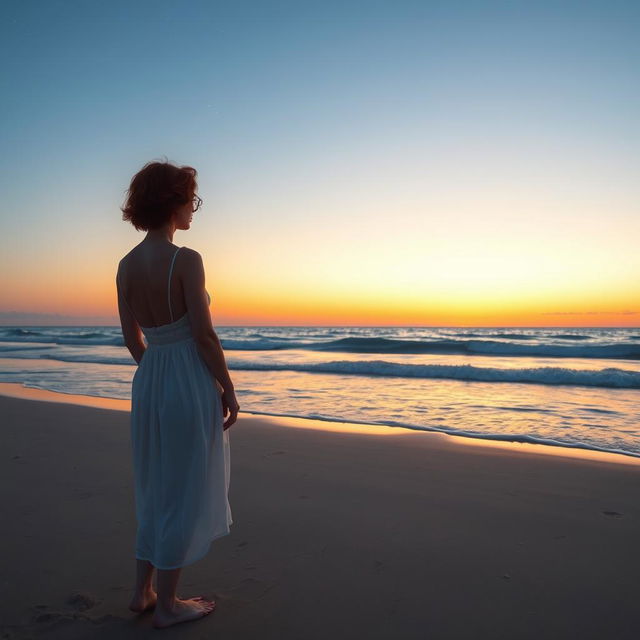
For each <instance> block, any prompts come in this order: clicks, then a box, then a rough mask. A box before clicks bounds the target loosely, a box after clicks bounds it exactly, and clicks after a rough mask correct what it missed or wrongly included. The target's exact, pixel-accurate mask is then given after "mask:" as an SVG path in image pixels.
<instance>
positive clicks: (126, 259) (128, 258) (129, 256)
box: [118, 247, 137, 271]
mask: <svg viewBox="0 0 640 640" xmlns="http://www.w3.org/2000/svg"><path fill="white" fill-rule="evenodd" d="M136 249H137V247H133V249H131V251H129V253H127V254H125V255H124V256H123V257H122V258H120V262H118V271H120V269H121V268H125V269H126V268H127V267H128V266H129V263H130V262H131V260H132V258H133V255H134V253H135V252H136Z"/></svg>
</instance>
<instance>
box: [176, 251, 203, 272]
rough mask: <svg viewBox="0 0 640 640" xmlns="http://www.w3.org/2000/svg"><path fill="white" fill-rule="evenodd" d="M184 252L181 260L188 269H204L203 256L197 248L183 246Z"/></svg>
mask: <svg viewBox="0 0 640 640" xmlns="http://www.w3.org/2000/svg"><path fill="white" fill-rule="evenodd" d="M180 253H181V254H182V258H181V262H182V265H183V266H184V267H185V268H186V269H188V270H191V269H195V270H197V271H199V270H200V269H202V256H201V255H200V254H199V253H198V252H197V251H196V250H195V249H190V248H189V247H182V250H181V251H180Z"/></svg>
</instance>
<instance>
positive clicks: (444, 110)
mask: <svg viewBox="0 0 640 640" xmlns="http://www.w3.org/2000/svg"><path fill="white" fill-rule="evenodd" d="M639 17H640V4H638V3H631V2H536V3H531V2H438V3H435V2H434V3H430V2H402V1H400V2H322V3H318V2H313V3H311V2H310V3H305V2H233V3H232V2H146V1H145V2H133V3H130V2H127V3H124V2H109V3H104V2H100V3H99V2H93V1H90V2H21V3H14V4H13V5H12V6H8V5H7V4H5V5H4V6H3V9H2V21H1V26H0V47H1V49H2V51H1V53H2V59H3V61H4V64H3V69H2V75H1V80H0V82H1V83H2V93H3V100H2V102H1V104H0V115H1V118H0V144H1V146H2V152H1V154H0V169H1V171H0V189H1V190H2V193H3V196H4V197H3V203H2V205H0V212H1V215H2V219H3V223H4V230H5V233H4V234H3V238H2V240H0V243H1V244H0V250H1V252H2V258H0V267H2V268H3V272H5V273H7V271H8V272H10V273H11V272H12V273H15V274H16V275H17V278H16V284H15V286H13V285H11V284H8V285H6V284H5V285H3V289H2V294H3V295H2V301H0V304H1V306H0V312H2V311H5V312H7V311H16V310H17V311H24V312H29V313H32V312H33V313H38V312H42V313H45V312H46V313H64V312H65V310H67V309H69V308H70V307H73V313H74V315H77V314H78V313H86V314H88V315H93V316H96V317H98V316H100V317H108V316H109V314H112V313H115V307H113V310H111V311H110V309H109V307H108V304H109V303H108V301H107V298H108V294H107V292H108V291H110V290H111V288H112V286H113V283H112V278H111V275H110V273H111V271H113V266H114V264H117V260H118V259H119V258H120V257H121V255H123V254H124V253H126V251H127V250H128V248H129V247H130V246H132V245H133V244H135V243H136V242H138V241H139V240H141V239H142V234H136V233H135V232H134V231H133V230H132V229H131V228H129V227H127V226H126V225H125V224H124V223H122V222H119V212H118V210H117V207H118V206H119V205H120V204H121V202H122V198H123V194H124V189H126V186H127V184H128V182H129V180H130V178H131V175H132V174H133V173H134V172H135V171H136V170H138V169H139V168H140V167H141V166H142V165H143V164H144V163H145V162H146V161H148V160H151V159H153V158H159V157H161V156H167V157H168V158H169V159H170V160H172V161H175V162H177V163H179V164H190V165H193V166H195V167H196V168H197V169H198V171H199V173H200V187H201V188H200V192H201V195H202V197H203V198H204V200H205V209H203V212H202V215H201V216H200V220H199V221H198V222H197V224H194V227H193V232H194V233H192V234H190V235H189V236H183V237H182V238H178V239H177V243H178V244H188V245H189V246H193V247H194V248H196V249H198V250H200V251H201V252H202V253H203V255H205V256H207V259H208V262H207V267H208V270H209V271H210V272H211V274H212V276H211V277H212V280H213V282H214V287H215V288H217V290H219V291H221V293H222V299H223V301H224V300H225V299H226V300H228V301H229V303H232V302H233V301H234V300H235V299H236V298H235V297H234V296H238V297H240V296H241V295H242V294H243V292H244V293H245V294H246V296H248V297H249V298H251V300H252V301H253V302H254V303H255V305H259V304H260V297H259V295H258V294H257V293H256V291H254V285H255V289H259V288H260V287H261V286H270V284H269V283H272V282H274V281H276V282H278V283H280V285H281V286H282V287H283V289H282V297H281V300H282V303H283V304H286V300H289V299H291V296H293V295H294V291H295V289H296V287H308V286H310V284H311V285H313V286H318V287H319V288H320V289H322V287H323V286H325V285H326V287H327V290H326V291H325V292H324V295H325V296H327V295H329V293H328V292H329V290H334V291H335V290H338V293H339V294H340V295H341V296H343V297H345V298H347V297H349V296H350V295H353V292H354V291H356V292H363V291H368V289H367V282H369V281H370V282H377V283H380V284H381V286H382V290H383V291H386V290H387V289H385V287H387V288H388V289H389V291H390V288H391V287H393V286H394V283H398V282H400V283H401V286H402V287H405V288H406V290H407V291H409V290H412V289H415V287H419V288H420V287H422V288H423V289H422V290H423V291H424V293H425V295H436V296H437V295H439V292H440V293H441V292H442V291H444V290H445V289H447V288H448V287H449V288H450V287H451V286H453V284H452V280H451V279H446V278H445V279H444V280H442V281H440V282H437V281H434V280H433V278H434V276H433V269H432V268H433V264H434V263H428V262H422V261H421V258H420V257H419V256H420V246H423V247H425V251H427V250H429V251H432V254H431V255H438V251H441V252H443V256H442V257H441V258H439V259H441V260H442V261H443V264H444V266H445V267H446V268H445V270H448V272H449V273H455V277H456V278H458V279H459V278H460V275H459V273H458V272H456V271H455V269H454V270H452V266H451V265H448V264H447V263H446V261H447V257H446V256H450V255H463V254H464V255H465V256H469V255H471V256H475V255H476V254H475V253H474V252H479V251H481V249H480V248H478V242H479V239H480V240H483V241H484V240H485V239H486V240H487V241H488V243H489V245H490V246H491V248H492V250H493V251H494V252H495V250H496V246H497V245H496V244H495V243H494V244H491V243H492V242H494V241H495V238H496V237H497V236H499V238H500V243H499V245H500V246H503V247H507V249H508V248H509V247H511V248H513V252H512V251H510V250H506V253H505V258H504V259H505V261H507V262H508V263H510V262H509V261H511V260H513V259H514V257H513V255H512V253H517V255H518V256H523V255H524V256H525V257H524V258H522V260H523V264H522V265H519V266H518V265H517V266H516V271H517V272H518V273H519V274H521V275H522V277H525V275H526V276H527V277H525V280H524V281H523V282H525V281H526V284H527V286H529V285H530V283H531V280H530V278H529V277H528V274H527V273H525V272H526V271H527V269H528V266H527V265H531V264H532V262H531V261H532V259H533V255H534V254H532V255H531V256H529V255H528V254H527V247H525V245H524V241H525V240H526V239H527V238H528V239H529V240H530V243H531V244H530V246H536V244H541V243H544V244H546V246H547V248H548V247H551V249H549V253H548V255H546V257H545V256H541V258H540V260H541V267H540V268H541V270H542V275H543V276H544V275H545V274H546V276H547V277H555V276H557V275H558V274H557V273H556V271H554V270H555V269H557V265H558V263H559V261H561V259H562V256H563V255H567V254H566V252H567V251H568V252H569V254H570V255H571V256H572V257H571V261H572V262H571V264H569V262H567V264H566V265H564V266H563V268H562V269H560V274H559V278H560V280H561V281H562V282H564V283H565V285H566V287H570V286H571V285H570V283H571V282H572V281H573V280H575V277H576V274H577V273H584V274H586V275H585V276H584V278H585V280H584V282H582V283H579V284H581V286H582V289H580V291H581V292H582V293H581V294H580V295H582V296H583V298H584V296H585V295H586V294H585V292H587V291H589V290H590V289H591V290H593V291H595V292H596V294H597V292H598V291H600V289H599V287H600V288H601V289H602V290H603V291H605V290H609V289H611V286H614V287H615V286H618V284H619V283H620V282H631V279H632V277H633V273H636V274H637V268H638V267H639V265H640V263H638V261H637V259H636V258H635V253H637V252H636V251H635V250H634V249H633V244H632V241H631V238H632V237H633V234H634V233H636V232H637V231H638V230H640V229H639V227H638V222H637V220H638V213H639V212H638V205H637V202H638V189H637V186H636V184H635V183H636V178H637V175H638V168H639V167H638V164H639V163H638V142H639V135H638V133H639V132H638V117H637V114H638V112H639V107H640V104H639V102H640V101H639V83H638V62H639V60H640V55H639V53H640V52H639V49H640V45H639V44H638V42H639V41H640V39H639V38H638V37H637V34H638V27H639V26H640V24H639V22H640V21H639ZM197 225H199V226H197ZM582 234H584V235H582ZM407 237H408V238H410V239H411V240H412V242H414V244H411V246H409V247H407V245H406V242H407ZM434 238H435V239H436V240H434ZM436 241H437V242H436ZM496 242H497V241H496ZM430 243H431V244H430ZM433 243H435V244H433ZM554 243H555V244H554ZM576 243H577V244H583V245H584V246H587V247H588V251H587V250H585V252H584V253H583V254H582V256H580V254H579V252H575V251H574V249H573V248H572V245H573V244H576ZM363 244H364V245H366V249H367V250H369V251H371V250H373V251H378V254H379V255H380V260H381V261H382V262H385V261H387V263H389V269H390V271H391V275H385V274H388V273H389V269H387V270H386V271H385V272H383V271H382V270H381V267H379V266H376V265H373V264H371V263H370V262H367V258H366V256H365V255H364V253H361V251H362V252H364V249H362V250H361V249H360V248H358V247H360V245H363ZM435 245H437V246H435ZM556 245H557V246H556ZM310 246H314V247H318V248H319V250H321V251H322V252H323V253H322V254H321V255H318V256H315V257H310V256H309V250H308V248H309V247H310ZM528 246H529V245H528ZM442 247H446V248H447V250H446V251H443V249H442ZM554 247H555V248H554ZM516 249H517V251H516ZM523 252H524V253H523ZM534 253H535V252H534ZM274 254H277V256H276V257H277V259H275V257H274ZM444 254H446V255H444ZM478 255H479V254H478ZM283 256H284V257H283ZM403 256H409V257H408V258H407V261H406V263H405V262H403V258H402V257H403ZM621 257H622V258H623V260H622V262H623V263H624V264H621V265H619V266H618V267H616V268H614V267H612V266H611V263H612V262H613V261H614V260H615V259H618V260H620V258H621ZM285 258H286V260H285ZM303 260H306V261H307V263H308V264H307V263H306V266H305V267H304V268H302V267H301V268H300V269H295V270H292V269H291V264H296V265H301V262H302V261H303ZM482 260H483V261H484V262H483V265H484V267H485V268H484V269H482V268H481V269H480V270H479V272H478V273H479V274H480V275H479V278H480V277H481V278H482V279H483V280H482V281H483V282H487V286H489V285H492V286H494V285H495V282H492V281H491V279H492V278H494V279H495V278H496V277H498V276H496V273H497V271H496V269H500V268H501V269H502V271H504V265H502V266H499V265H498V266H496V264H494V263H493V262H492V259H488V261H486V260H485V259H484V258H482ZM576 261H577V262H576ZM594 261H596V262H597V261H602V262H607V264H608V265H609V266H607V268H606V269H607V273H608V277H609V278H610V280H607V279H604V280H600V279H598V276H597V274H596V273H595V272H594V273H591V272H590V268H591V266H590V265H593V263H594ZM470 262H472V261H471V258H470ZM476 262H477V261H476ZM79 264H80V265H82V272H83V274H82V275H83V277H85V278H87V279H89V278H90V279H91V282H92V283H93V288H96V287H97V291H98V292H99V295H98V294H96V296H95V297H92V294H91V293H90V291H92V290H93V288H92V287H91V286H90V285H89V284H87V283H88V280H82V279H81V278H80V274H79V270H78V265H79ZM330 264H338V265H339V267H340V268H339V269H337V270H336V271H335V272H334V271H333V270H332V269H331V268H330V267H329V265H330ZM358 264H367V265H369V271H368V272H367V273H366V274H365V276H364V277H365V278H367V277H368V278H370V280H369V281H367V282H364V281H363V279H362V277H361V276H359V275H358V274H356V273H355V272H356V271H357V268H356V265H358ZM265 265H267V267H268V266H269V265H272V269H271V270H270V269H269V268H265ZM428 268H431V269H432V270H431V272H429V273H427V271H426V270H428ZM461 269H462V267H461ZM518 269H519V271H518ZM291 271H296V272H297V274H292V273H291ZM416 274H419V275H416ZM232 281H233V284H231V282H232ZM344 281H346V284H345V285H344V288H342V289H341V288H340V287H341V286H342V282H344ZM456 282H457V280H456ZM471 282H472V284H473V286H474V287H477V284H478V281H474V280H473V278H471ZM501 282H502V280H501ZM611 283H613V284H611ZM616 283H618V284H616ZM502 284H503V285H504V287H505V288H504V293H505V295H508V294H509V292H512V291H514V290H515V288H516V285H517V283H515V282H509V283H506V282H502ZM231 286H233V287H235V289H234V292H233V293H232V292H231V291H230V290H227V287H231ZM69 287H71V288H72V289H73V288H74V287H75V289H76V292H78V291H80V292H83V293H82V304H80V302H79V301H78V300H77V299H76V301H75V302H74V298H72V297H69V295H68V293H67V290H68V289H69ZM336 288H337V289H336ZM456 291H457V292H458V294H459V295H466V293H465V292H466V289H465V287H461V288H459V289H456ZM541 291H542V290H541ZM562 291H563V290H561V289H558V291H556V292H555V293H554V295H556V297H559V298H561V297H562ZM25 292H27V293H25ZM51 292H55V293H56V294H57V296H56V297H55V298H54V297H51V298H49V297H48V296H47V295H45V293H47V294H48V293H51ZM287 292H288V293H287ZM374 293H375V292H374V291H373V290H372V291H370V292H369V293H367V295H368V296H372V295H374ZM543 293H544V291H542V293H541V292H540V291H539V292H537V293H536V295H538V294H539V295H540V296H542V295H543ZM27 294H29V295H27ZM109 295H110V294H109ZM287 295H288V296H289V297H287ZM363 295H364V294H363ZM549 295H551V293H549ZM225 296H226V298H225ZM252 296H253V297H252ZM536 299H537V298H536ZM36 300H42V301H44V302H42V303H40V302H36ZM549 300H550V302H549V305H551V306H553V304H555V298H553V297H551V298H549ZM552 300H553V302H552ZM581 300H582V298H581ZM573 302H575V303H576V304H577V303H578V300H577V299H576V300H574V301H573ZM588 302H589V301H588V300H584V304H587V303H588ZM363 304H364V302H363ZM496 304H497V303H496ZM549 309H551V307H549ZM549 309H547V311H549ZM554 309H555V307H554ZM554 309H552V310H554ZM571 309H573V307H572V308H571ZM571 309H566V310H565V311H571ZM585 310H586V309H585ZM540 312H541V313H543V312H544V310H541V311H540ZM345 313H346V312H345ZM371 313H373V311H371ZM113 317H114V318H115V315H114V316H113ZM258 318H259V315H257V316H256V321H259V320H258ZM236 321H238V322H239V321H241V319H236ZM265 321H266V320H265Z"/></svg>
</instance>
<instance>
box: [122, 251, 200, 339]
mask: <svg viewBox="0 0 640 640" xmlns="http://www.w3.org/2000/svg"><path fill="white" fill-rule="evenodd" d="M178 249H181V248H180V247H176V246H175V245H174V244H170V243H167V244H151V243H144V242H141V243H140V244H139V245H137V246H136V247H134V248H133V249H132V250H131V251H130V252H129V253H128V254H127V255H126V256H125V257H124V258H122V260H121V261H120V269H119V280H120V287H121V289H122V294H123V295H124V298H125V300H126V303H127V304H128V306H129V308H130V309H131V312H132V313H133V315H134V316H135V318H136V320H137V321H138V323H139V324H140V326H141V327H159V326H162V325H164V324H170V323H171V322H175V321H176V320H178V319H179V318H181V317H182V316H183V315H185V314H186V313H187V307H186V304H185V295H184V290H183V285H182V278H181V265H182V261H181V260H180V257H181V256H180V254H181V253H182V252H183V251H184V250H185V249H184V248H182V250H181V251H179V250H178ZM172 263H173V265H172ZM170 274H171V278H170V279H169V275H170ZM172 316H173V317H172Z"/></svg>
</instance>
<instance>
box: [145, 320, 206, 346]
mask: <svg viewBox="0 0 640 640" xmlns="http://www.w3.org/2000/svg"><path fill="white" fill-rule="evenodd" d="M140 328H141V329H142V333H143V334H144V337H145V338H146V339H147V343H148V344H150V345H152V344H157V345H161V344H173V343H175V342H184V341H185V340H189V339H193V334H192V333H191V323H190V322H189V317H188V314H186V313H185V315H183V316H182V317H181V318H179V319H178V320H176V321H175V322H171V323H169V324H163V325H161V326H159V327H140Z"/></svg>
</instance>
